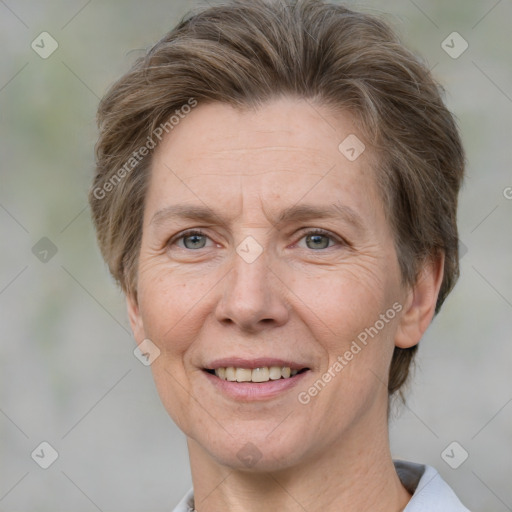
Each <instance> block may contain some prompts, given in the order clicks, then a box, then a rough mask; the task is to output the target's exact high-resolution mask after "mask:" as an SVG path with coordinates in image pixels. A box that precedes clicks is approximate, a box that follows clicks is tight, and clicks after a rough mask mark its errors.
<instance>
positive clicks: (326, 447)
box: [127, 98, 443, 512]
mask: <svg viewBox="0 0 512 512" xmlns="http://www.w3.org/2000/svg"><path fill="white" fill-rule="evenodd" d="M357 133H358V132H357V130H356V128H355V125H354V123H353V122H352V119H351V117H350V116H349V115H348V114H339V113H337V114H334V113H333V112H332V111H330V110H328V109H327V108H326V107H325V106H322V105H319V104H313V103H311V102H307V101H304V100H298V99H292V98H281V99H278V100H274V101H272V102H269V103H266V104H265V105H264V106H262V107H260V108H259V109H257V110H245V111H240V110H238V109H234V108H233V107H231V106H229V105H225V104H219V103H212V104H207V105H206V104H205V105H199V106H198V107H196V108H195V109H194V110H193V111H192V112H191V113H190V114H189V115H188V116H187V117H186V118H185V119H184V120H182V121H181V122H180V124H179V125H178V126H177V127H175V128H174V130H173V131H172V132H170V133H169V135H168V136H167V137H166V138H165V139H164V140H163V142H162V144H161V146H160V147H159V148H157V151H156V152H155V154H154V160H153V165H152V171H151V179H150V184H149V189H148V193H147V198H146V204H145V211H144V225H143V236H142V244H141V251H140V260H139V267H138V282H137V287H138V295H137V300H136V299H135V298H134V297H127V305H128V312H129V317H130V322H131V326H132V329H133V332H134V336H135V339H136V341H137V343H140V342H141V341H142V340H143V339H146V338H149V339H150V340H152V342H153V343H154V344H155V345H156V346H157V347H158V348H159V349H160V351H161V353H160V356H159V357H158V358H157V359H156V360H155V361H154V362H153V364H152V365H151V369H152V372H153V376H154V379H155V383H156V387H157V389H158V392H159V395H160V397H161V400H162V402H163V404H164V406H165V408H166V409H167V411H168V413H169V415H170V416H171V417H172V419H173V420H174V421H175V422H176V424H177V425H178V426H179V428H180V429H181V430H182V431H183V432H184V433H185V434H186V436H187V442H188V448H189V454H190V461H191V470H192V479H193V485H194V493H195V507H196V510H197V511H198V512H210V511H211V512H213V511H219V510H226V511H240V510H244V511H250V512H253V511H266V510H286V511H296V510H297V511H304V510H307V511H308V512H316V511H323V512H330V511H340V510H343V511H345V512H351V511H354V512H355V511H357V512H361V511H366V510H368V511H370V510H371V511H373V512H375V511H400V510H403V508H404V507H405V506H406V504H407V502H408V501H409V499H410V497H411V496H410V494H409V493H408V491H407V490H406V489H405V488H404V487H403V486H402V485H401V483H400V480H399V479H398V476H397V474H396V472H395V469H394V466H393V463H392V458H391V453H390V449H389V438H388V422H387V404H388V396H387V380H388V369H389V364H390V361H391V357H392V353H393V348H394V346H395V345H396V346H400V347H402V348H405V347H410V346H413V345H415V344H417V343H418V341H419V340H420V338H421V336H422V335H423V333H424V331H425V330H426V328H427V327H428V325H429V323H430V321H431V319H432V317H433V315H434V308H435V302H436V298H437V294H438V292H439V287H440V284H441V280H442V273H443V271H442V269H443V256H442V255H440V256H439V257H437V258H436V259H432V260H431V261H430V262H429V263H428V264H425V267H424V269H423V272H422V275H421V279H419V281H418V283H417V284H416V285H415V286H414V287H406V286H403V285H402V284H401V276H400V271H399V266H398V260H397V255H396V251H395V247H394V243H393V235H392V232H391V229H390V227H389V225H388V223H387V221H386V218H385V215H384V210H383V204H382V201H381V199H380V197H379V195H378V190H377V188H376V184H375V180H374V178H373V171H372V167H371V164H372V158H374V157H375V155H372V152H371V148H370V146H369V144H368V143H367V142H366V141H365V144H366V147H367V149H366V150H365V151H364V152H363V153H362V154H361V155H360V156H359V157H358V158H357V159H356V160H355V161H353V162H351V161H349V160H348V159H347V158H345V156H344V155H343V154H342V153H341V152H340V151H339V150H338V145H339V144H340V143H341V142H342V141H343V140H344V139H345V138H346V137H347V136H348V135H349V134H356V135H357ZM359 138H360V139H361V140H363V137H362V135H359ZM176 203H187V204H189V205H198V206H205V205H207V206H209V207H210V208H212V209H214V210H215V211H216V212H217V214H218V216H219V218H223V219H225V222H220V221H214V222H204V221H200V220H184V219H176V218H165V219H162V218H161V219H160V222H152V219H153V218H154V216H155V214H156V213H157V212H158V211H159V210H161V209H163V208H166V207H168V206H170V205H173V204H176ZM305 203H307V204H313V205H316V206H325V205H328V204H333V203H338V204H342V205H344V206H345V207H349V208H351V209H352V210H353V211H354V212H355V213H356V214H357V215H358V217H359V218H360V225H358V226H356V225H354V224H352V223H351V222H349V221H348V220H347V219H345V218H344V217H343V216H341V215H340V216H338V217H334V218H330V219H318V218H310V219H307V220H302V221H293V222H290V223H286V224H283V225H280V226H279V227H278V228H276V227H275V226H276V218H277V215H278V214H279V213H280V212H281V211H282V210H284V209H285V208H287V207H290V206H293V205H295V204H305ZM190 228H201V230H202V231H203V232H204V233H205V235H206V236H205V237H199V238H194V237H193V236H192V237H190V236H189V237H188V238H179V237H176V238H175V236H176V235H180V234H181V233H183V231H184V230H187V229H190ZM316 228H321V229H324V230H327V231H329V232H330V233H332V238H330V237H329V236H327V237H325V236H320V237H319V238H318V237H317V238H315V237H310V236H308V235H307V233H306V232H307V231H308V230H310V229H316ZM248 236H252V237H253V238H254V239H255V240H257V242H258V243H259V244H260V246H261V248H262V253H261V255H260V256H259V257H258V258H257V259H256V260H255V261H254V262H252V263H248V262H247V261H245V260H244V259H243V258H242V257H240V256H239V254H238V253H237V252H236V248H237V246H239V244H240V243H242V242H243V241H244V240H246V237H248ZM185 244H186V245H185ZM203 246H204V247H203ZM196 247H197V248H196ZM394 303H398V304H400V306H402V308H401V311H400V312H399V313H398V314H396V316H395V317H394V319H393V320H390V321H389V322H388V323H386V325H385V327H384V328H383V329H381V330H380V331H379V332H378V334H377V335H376V336H374V337H373V338H371V339H370V340H369V342H368V344H367V345H366V346H364V347H363V349H362V350H361V351H360V352H359V353H357V355H355V356H354V357H353V359H352V360H351V361H350V362H348V364H347V365H346V366H345V367H344V368H343V370H342V371H340V372H338V373H336V376H335V377H334V378H332V379H331V380H330V382H329V383H328V384H327V385H326V386H325V387H324V388H323V389H322V390H321V391H320V392H319V393H318V394H317V395H316V396H314V397H312V398H311V400H310V402H309V403H308V404H305V405H304V404H301V403H300V402H299V401H298V399H297V396H298V393H299V392H301V391H307V390H308V388H309V387H311V386H312V385H313V383H314V382H315V381H317V380H318V379H319V378H320V377H321V376H322V375H323V374H324V373H325V372H326V371H328V369H329V368H332V367H333V365H334V364H335V362H336V360H337V357H338V356H340V355H343V354H344V353H345V352H346V351H347V350H348V349H349V348H350V345H351V343H352V341H353V340H355V339H357V336H358V334H360V333H361V332H362V331H364V329H365V328H368V327H370V326H373V325H374V324H375V322H376V321H377V320H378V319H379V315H381V314H384V313H385V312H386V311H387V310H388V309H389V308H391V307H392V305H393V304H394ZM231 356H239V357H245V358H248V359H251V358H256V357H277V358H282V359H291V360H295V361H297V360H298V361H300V362H305V361H306V362H307V363H308V364H307V366H308V367H309V368H310V371H309V372H307V374H306V375H304V376H303V378H302V379H301V381H300V384H298V385H297V386H295V387H293V388H292V389H290V390H287V391H285V392H283V393H281V394H280V395H278V396H276V397H274V398H272V399H268V400H264V401H241V400H235V399H232V398H228V397H226V396H224V395H223V394H221V393H220V392H219V391H218V390H217V388H216V387H215V386H213V385H212V384H211V382H210V381H209V379H208V378H207V377H206V376H205V373H204V371H203V370H202V368H204V366H205V365H206V364H207V363H208V362H211V361H212V360H213V359H216V358H221V357H231ZM247 443H251V445H254V447H255V450H256V452H255V453H257V454H259V455H258V456H259V457H260V458H259V460H258V461H257V463H256V464H255V465H253V466H252V467H248V466H247V464H246V463H244V461H243V460H241V459H240V458H239V457H237V454H238V453H239V451H240V450H247V449H248V448H247ZM244 447H245V448H244ZM253 450H254V448H253ZM242 453H243V452H242Z"/></svg>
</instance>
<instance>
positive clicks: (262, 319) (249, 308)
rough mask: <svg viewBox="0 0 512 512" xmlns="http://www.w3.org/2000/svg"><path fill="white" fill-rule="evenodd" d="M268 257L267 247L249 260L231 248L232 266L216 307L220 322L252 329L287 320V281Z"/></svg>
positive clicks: (253, 330)
mask: <svg viewBox="0 0 512 512" xmlns="http://www.w3.org/2000/svg"><path fill="white" fill-rule="evenodd" d="M270 259H271V258H270V255H269V251H268V250H267V249H264V250H263V252H262V253H261V254H260V255H259V256H258V257H257V259H256V260H254V261H252V262H249V261H250V260H247V261H246V260H245V259H244V258H243V257H242V256H240V255H239V254H238V253H237V252H233V266H232V269H231V271H230V272H228V275H227V276H226V278H225V279H224V289H223V294H222V297H221V299H220V301H219V303H218V304H217V308H216V318H217V320H218V321H219V322H221V323H224V324H229V323H233V324H235V325H237V326H238V327H239V328H240V330H243V331H246V332H252V333H256V332H259V331H261V330H264V329H268V328H269V327H271V326H272V327H278V326H281V325H283V324H285V323H286V322H287V320H288V316H289V308H288V307H287V303H286V300H285V295H286V292H285V290H286V285H285V284H284V282H283V280H282V278H280V276H279V273H278V272H276V270H275V268H272V267H271V266H270V265H271V264H272V262H271V261H270ZM273 267H276V265H274V266H273Z"/></svg>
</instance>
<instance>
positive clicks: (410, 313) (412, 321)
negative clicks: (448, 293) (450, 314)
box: [395, 251, 444, 348]
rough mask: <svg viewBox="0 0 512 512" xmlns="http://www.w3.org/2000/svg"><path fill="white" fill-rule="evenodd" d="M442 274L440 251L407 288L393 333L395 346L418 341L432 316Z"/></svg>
mask: <svg viewBox="0 0 512 512" xmlns="http://www.w3.org/2000/svg"><path fill="white" fill-rule="evenodd" d="M443 274H444V252H442V251H440V252H439V253H438V254H437V255H435V256H432V257H431V258H429V259H428V260H427V261H426V262H425V264H424V265H423V268H422V269H421V272H420V274H419V276H418V279H417V281H416V283H415V284H414V286H412V287H411V288H410V289H409V292H408V295H407V299H406V301H405V304H404V312H403V313H402V316H401V318H400V323H399V325H398V329H397V332H396V335H395V345H396V346H397V347H399V348H410V347H413V346H414V345H417V344H418V343H419V341H420V339H421V337H422V336H423V333H424V332H425V331H426V330H427V327H428V326H429V325H430V322H431V321H432V318H433V317H434V314H435V309H436V302H437V297H438V295H439V289H440V288H441V283H442V281H443Z"/></svg>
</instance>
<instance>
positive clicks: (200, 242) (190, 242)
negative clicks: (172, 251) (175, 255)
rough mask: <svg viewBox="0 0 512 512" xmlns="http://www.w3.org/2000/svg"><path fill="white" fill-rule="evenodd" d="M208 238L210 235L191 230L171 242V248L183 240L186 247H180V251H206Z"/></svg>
mask: <svg viewBox="0 0 512 512" xmlns="http://www.w3.org/2000/svg"><path fill="white" fill-rule="evenodd" d="M207 238H208V235H206V234H205V233H203V232H202V231H201V230H199V229H193V230H192V229H191V230H189V231H185V232H184V233H181V234H180V235H178V236H177V237H175V238H173V239H172V240H171V241H170V242H169V246H171V245H173V244H175V243H176V242H179V241H180V240H183V245H184V247H180V249H192V250H193V249H204V247H205V244H206V239H207Z"/></svg>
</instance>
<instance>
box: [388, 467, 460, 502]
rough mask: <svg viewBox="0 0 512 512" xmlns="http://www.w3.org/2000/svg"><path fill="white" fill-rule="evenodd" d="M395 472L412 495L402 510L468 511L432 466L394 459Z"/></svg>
mask: <svg viewBox="0 0 512 512" xmlns="http://www.w3.org/2000/svg"><path fill="white" fill-rule="evenodd" d="M394 464H395V469H396V472H397V474H398V476H399V478H400V480H401V481H402V484H403V485H404V487H405V488H406V489H407V490H408V491H409V492H410V493H411V494H412V495H413V496H412V498H411V500H410V501H409V503H408V504H407V507H405V509H404V512H431V511H432V510H442V511H443V512H469V510H468V509H467V508H466V507H465V506H464V505H463V504H462V503H461V502H460V500H459V498H457V496H456V495H455V493H454V492H453V490H452V489H451V487H450V486H449V485H448V484H447V483H446V482H445V481H444V480H443V479H442V478H441V475H440V474H439V473H438V472H437V470H436V469H434V468H433V467H432V466H427V465H425V464H415V463H414V462H407V461H403V460H395V461H394Z"/></svg>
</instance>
